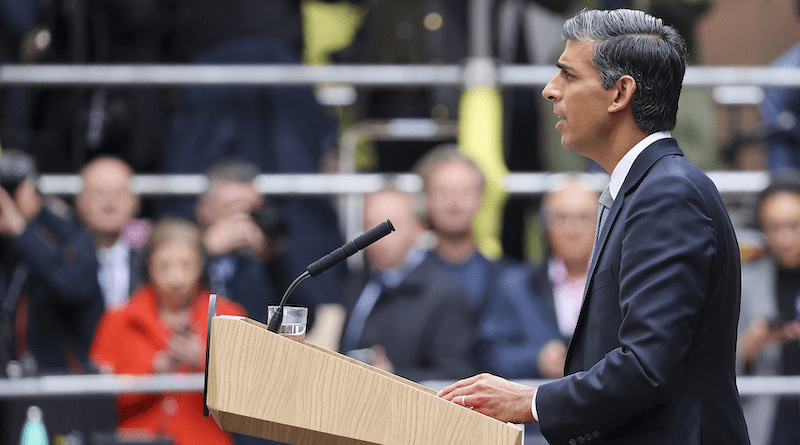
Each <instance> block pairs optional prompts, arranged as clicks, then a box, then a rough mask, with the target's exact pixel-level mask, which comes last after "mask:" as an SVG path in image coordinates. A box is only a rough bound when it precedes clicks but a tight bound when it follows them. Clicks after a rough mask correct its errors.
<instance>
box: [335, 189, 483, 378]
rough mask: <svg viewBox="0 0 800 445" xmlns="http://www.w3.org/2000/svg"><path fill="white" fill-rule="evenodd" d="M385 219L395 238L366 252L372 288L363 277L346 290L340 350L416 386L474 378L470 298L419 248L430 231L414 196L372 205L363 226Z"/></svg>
mask: <svg viewBox="0 0 800 445" xmlns="http://www.w3.org/2000/svg"><path fill="white" fill-rule="evenodd" d="M387 219H390V220H391V221H392V224H393V225H394V226H395V228H396V232H394V233H391V234H390V235H388V236H386V237H384V238H383V239H381V240H378V241H377V242H375V243H374V244H372V245H370V246H368V247H367V248H366V249H365V253H366V256H367V259H368V261H369V263H370V265H371V267H372V270H371V273H370V274H369V276H368V277H367V280H365V279H364V278H365V277H364V276H363V274H357V275H354V276H351V277H350V280H348V281H347V283H346V285H345V287H344V290H343V293H342V295H343V297H342V298H343V300H344V304H345V307H346V308H347V314H348V316H347V321H346V322H345V326H344V330H343V335H342V341H341V346H340V350H341V351H342V352H345V353H350V354H351V355H353V356H355V357H356V358H359V359H364V361H367V362H369V363H371V364H372V365H374V366H377V367H379V368H382V369H384V370H387V371H390V372H393V373H395V374H397V375H400V376H402V377H405V378H408V379H411V380H414V381H423V380H444V379H453V378H457V377H458V376H459V375H463V373H465V372H466V373H469V372H471V371H472V370H473V369H474V367H473V358H472V346H473V338H474V323H475V321H474V320H475V319H474V313H473V310H472V304H471V302H470V299H469V295H468V293H467V291H466V290H465V289H464V288H463V287H462V286H461V285H460V284H459V282H458V281H456V279H455V278H453V277H452V276H451V275H450V273H449V272H447V271H445V270H444V269H442V268H441V267H439V266H437V265H436V264H435V263H434V262H433V261H431V259H430V257H428V256H426V254H425V252H424V250H423V249H422V248H421V247H420V241H421V237H422V235H423V232H424V229H423V226H422V224H421V222H420V221H419V219H417V217H416V215H415V214H414V205H413V198H412V196H411V195H410V194H408V193H406V192H402V191H399V190H395V189H385V190H381V191H378V192H375V193H373V194H370V195H368V196H367V197H366V200H365V202H364V226H365V227H374V226H376V225H378V224H379V223H381V222H383V221H385V220H387ZM353 351H359V352H355V353H354V352H353ZM365 352H366V354H364V353H365Z"/></svg>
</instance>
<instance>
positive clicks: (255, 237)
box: [203, 213, 268, 259]
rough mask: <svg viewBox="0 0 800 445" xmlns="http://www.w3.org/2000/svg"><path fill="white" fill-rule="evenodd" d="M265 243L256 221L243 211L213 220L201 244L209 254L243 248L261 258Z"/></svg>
mask: <svg viewBox="0 0 800 445" xmlns="http://www.w3.org/2000/svg"><path fill="white" fill-rule="evenodd" d="M267 243H268V240H267V237H266V236H264V233H263V232H262V231H261V229H260V228H259V227H258V225H257V224H256V222H255V221H254V220H253V218H252V217H250V215H248V214H245V213H237V214H233V215H231V216H229V217H226V218H223V219H221V220H219V221H217V222H215V223H214V224H212V225H211V226H210V227H208V229H206V231H205V233H204V235H203V245H204V247H205V249H206V251H207V252H208V253H209V254H211V255H226V254H229V253H231V252H233V251H236V250H239V249H244V250H247V251H249V252H250V253H251V254H252V255H253V256H255V257H256V258H259V259H261V258H263V257H264V255H265V253H266V251H267Z"/></svg>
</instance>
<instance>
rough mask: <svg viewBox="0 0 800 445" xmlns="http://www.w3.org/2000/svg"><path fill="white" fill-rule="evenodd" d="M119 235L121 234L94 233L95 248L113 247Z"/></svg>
mask: <svg viewBox="0 0 800 445" xmlns="http://www.w3.org/2000/svg"><path fill="white" fill-rule="evenodd" d="M121 235H122V234H121V233H95V234H94V243H95V245H96V246H97V247H102V248H106V249H107V248H109V247H111V246H113V245H114V244H115V243H116V242H117V240H118V239H119V237H120V236H121Z"/></svg>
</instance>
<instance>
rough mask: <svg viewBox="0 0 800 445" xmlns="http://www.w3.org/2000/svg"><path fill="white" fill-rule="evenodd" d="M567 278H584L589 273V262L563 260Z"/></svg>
mask: <svg viewBox="0 0 800 445" xmlns="http://www.w3.org/2000/svg"><path fill="white" fill-rule="evenodd" d="M562 261H563V262H564V267H565V268H566V269H567V276H568V277H569V278H572V279H578V278H583V277H585V276H586V274H587V273H588V272H589V260H574V259H573V260H569V259H564V258H562Z"/></svg>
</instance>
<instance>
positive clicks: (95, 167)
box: [76, 157, 139, 247]
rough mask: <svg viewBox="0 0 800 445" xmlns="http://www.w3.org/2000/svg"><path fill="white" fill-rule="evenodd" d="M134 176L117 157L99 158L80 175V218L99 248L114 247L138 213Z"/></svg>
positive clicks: (78, 201)
mask: <svg viewBox="0 0 800 445" xmlns="http://www.w3.org/2000/svg"><path fill="white" fill-rule="evenodd" d="M133 175H134V172H133V170H132V169H131V168H130V166H128V164H126V163H125V162H124V161H122V160H121V159H118V158H114V157H101V158H97V159H95V160H93V161H91V162H89V163H88V164H86V166H85V167H84V168H83V170H82V171H81V179H82V180H83V188H82V189H81V192H80V193H79V194H78V197H77V202H76V204H77V209H78V214H79V215H80V217H81V219H82V220H83V222H84V224H86V226H87V227H88V228H89V230H90V231H91V232H92V234H93V235H94V236H95V239H96V241H97V242H98V244H101V245H104V244H107V243H108V242H111V244H113V243H114V242H115V241H116V239H117V238H118V237H119V235H120V234H121V233H122V229H123V228H124V227H125V226H126V225H127V224H128V222H129V221H130V220H131V219H132V218H134V217H135V216H136V214H137V213H138V211H139V198H138V196H136V194H135V193H134V192H133V189H132V181H133ZM106 247H107V246H106Z"/></svg>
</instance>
